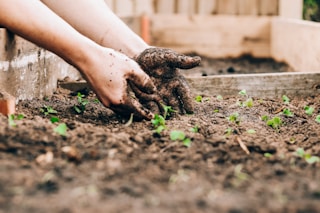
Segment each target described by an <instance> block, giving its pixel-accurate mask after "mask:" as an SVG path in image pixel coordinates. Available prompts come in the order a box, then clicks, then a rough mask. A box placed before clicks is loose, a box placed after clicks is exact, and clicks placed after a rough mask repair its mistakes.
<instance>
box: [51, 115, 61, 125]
mask: <svg viewBox="0 0 320 213" xmlns="http://www.w3.org/2000/svg"><path fill="white" fill-rule="evenodd" d="M50 121H51V123H53V124H54V123H58V122H59V121H60V119H59V118H58V117H56V116H52V117H51V118H50Z"/></svg>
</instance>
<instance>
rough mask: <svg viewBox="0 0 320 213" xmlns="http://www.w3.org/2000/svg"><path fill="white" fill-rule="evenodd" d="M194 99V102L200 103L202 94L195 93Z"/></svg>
mask: <svg viewBox="0 0 320 213" xmlns="http://www.w3.org/2000/svg"><path fill="white" fill-rule="evenodd" d="M195 100H196V102H198V103H201V102H202V96H201V95H197V96H196V98H195Z"/></svg>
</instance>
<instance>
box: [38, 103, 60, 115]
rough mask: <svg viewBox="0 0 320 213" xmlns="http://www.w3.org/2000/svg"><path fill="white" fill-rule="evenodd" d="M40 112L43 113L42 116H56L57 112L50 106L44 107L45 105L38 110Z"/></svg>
mask: <svg viewBox="0 0 320 213" xmlns="http://www.w3.org/2000/svg"><path fill="white" fill-rule="evenodd" d="M40 112H41V113H43V114H44V115H49V114H51V115H52V114H58V112H57V110H55V109H53V108H52V107H51V106H46V105H45V106H43V107H42V108H41V109H40Z"/></svg>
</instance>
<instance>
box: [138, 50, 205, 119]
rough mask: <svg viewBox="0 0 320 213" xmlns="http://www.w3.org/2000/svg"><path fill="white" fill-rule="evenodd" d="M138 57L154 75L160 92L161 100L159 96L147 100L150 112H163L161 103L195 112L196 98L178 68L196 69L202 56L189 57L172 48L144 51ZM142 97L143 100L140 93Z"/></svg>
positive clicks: (149, 72)
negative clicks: (153, 99)
mask: <svg viewBox="0 0 320 213" xmlns="http://www.w3.org/2000/svg"><path fill="white" fill-rule="evenodd" d="M135 60H136V61H137V63H138V64H139V65H140V66H141V68H142V69H143V70H144V71H145V72H146V73H147V74H148V75H149V76H150V77H151V78H152V80H153V81H154V84H155V85H156V87H157V90H158V94H159V95H160V99H161V100H160V101H159V99H157V100H156V101H147V100H146V101H145V102H146V103H147V104H145V105H146V106H147V107H148V108H149V109H151V111H153V112H158V111H159V110H160V111H161V110H162V109H161V106H159V105H161V104H164V105H167V106H171V107H173V109H175V110H178V111H179V112H180V113H193V102H194V101H193V98H192V97H191V92H190V88H189V86H188V84H187V81H186V79H185V78H184V76H183V75H182V74H181V73H180V70H179V69H178V68H180V69H191V68H194V67H196V66H198V65H199V64H200V62H201V58H200V57H198V56H196V57H190V56H186V55H183V54H179V53H176V52H174V51H173V50H170V49H163V48H149V49H146V50H145V51H143V52H142V53H141V54H140V55H139V56H138V57H136V58H135ZM137 93H138V92H137ZM139 98H140V99H143V97H140V96H139ZM146 99H147V98H146ZM159 102H160V103H159ZM157 107H158V108H159V109H157Z"/></svg>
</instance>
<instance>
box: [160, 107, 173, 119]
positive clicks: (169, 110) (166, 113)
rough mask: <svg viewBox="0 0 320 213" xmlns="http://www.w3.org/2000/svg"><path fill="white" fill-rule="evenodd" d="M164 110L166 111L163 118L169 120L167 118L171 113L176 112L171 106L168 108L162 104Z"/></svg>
mask: <svg viewBox="0 0 320 213" xmlns="http://www.w3.org/2000/svg"><path fill="white" fill-rule="evenodd" d="M162 107H163V110H164V114H163V118H164V119H167V117H169V116H170V115H171V113H173V112H176V110H174V109H172V107H171V106H166V105H164V104H162Z"/></svg>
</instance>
